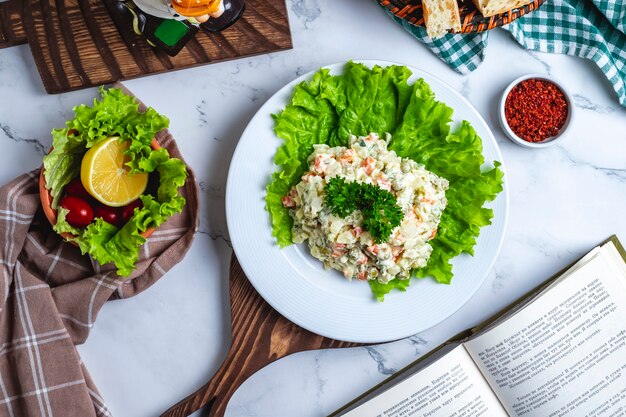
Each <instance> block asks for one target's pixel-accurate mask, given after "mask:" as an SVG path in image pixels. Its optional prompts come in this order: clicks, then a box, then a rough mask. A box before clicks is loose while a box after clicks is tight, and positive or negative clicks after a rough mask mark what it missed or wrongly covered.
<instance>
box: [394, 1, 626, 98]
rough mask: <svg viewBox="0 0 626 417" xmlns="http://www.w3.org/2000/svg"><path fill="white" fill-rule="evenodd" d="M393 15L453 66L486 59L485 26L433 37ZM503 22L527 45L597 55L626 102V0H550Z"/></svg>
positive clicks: (467, 68)
mask: <svg viewBox="0 0 626 417" xmlns="http://www.w3.org/2000/svg"><path fill="white" fill-rule="evenodd" d="M387 13H389V14H390V15H391V12H389V11H387ZM391 16H392V17H393V19H394V20H395V21H396V22H398V23H399V24H401V25H402V26H403V27H404V29H406V30H407V31H408V32H410V33H411V34H413V36H415V37H416V38H417V39H418V40H419V41H421V42H423V43H424V44H426V46H428V47H429V48H430V49H431V50H432V51H433V52H434V53H435V54H436V55H438V56H439V57H440V58H441V59H442V60H443V61H445V62H446V63H447V64H448V65H450V67H451V68H452V69H454V70H455V71H458V72H460V73H462V74H467V73H469V72H471V71H473V70H475V69H476V68H477V67H478V65H479V64H480V63H481V62H482V61H483V59H484V56H485V48H486V47H487V40H488V33H487V32H485V33H479V34H469V35H445V36H443V37H441V38H439V39H435V40H431V39H430V38H429V37H428V36H427V35H426V29H425V28H423V27H417V26H413V25H411V24H410V23H408V22H407V21H405V20H402V19H400V18H397V17H395V16H393V15H391ZM503 28H504V29H505V30H507V31H509V32H510V33H511V35H513V38H515V40H516V41H517V42H518V43H519V44H520V45H522V46H523V47H524V48H526V49H530V50H533V51H541V52H552V53H558V54H567V55H576V56H579V57H582V58H588V59H591V60H593V61H594V62H595V63H596V65H597V66H598V67H599V68H600V69H601V70H602V72H603V73H604V75H605V76H606V77H607V78H608V79H609V81H610V82H611V84H612V85H613V89H614V90H615V92H616V93H617V97H618V99H619V102H620V104H621V105H622V106H626V86H625V83H626V35H625V33H626V0H547V1H546V2H545V3H544V4H543V5H542V6H541V7H539V8H538V9H537V10H535V11H534V12H532V13H530V14H528V15H525V16H523V17H521V18H519V19H517V20H515V21H513V22H512V23H510V24H509V25H507V26H504V27H503Z"/></svg>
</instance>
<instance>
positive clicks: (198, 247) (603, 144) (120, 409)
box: [0, 0, 626, 417]
mask: <svg viewBox="0 0 626 417" xmlns="http://www.w3.org/2000/svg"><path fill="white" fill-rule="evenodd" d="M287 3H288V9H289V17H290V20H291V29H292V33H293V42H294V49H293V50H290V51H286V52H280V53H275V54H270V55H264V56H258V57H254V58H244V59H241V60H237V61H232V62H226V63H221V64H215V65H211V66H205V67H201V68H196V69H191V70H184V71H178V72H173V73H169V74H164V75H157V76H152V77H147V78H143V79H139V80H133V81H128V82H126V85H127V86H128V87H129V88H130V89H131V90H132V91H133V92H134V93H135V94H137V95H138V96H139V97H141V99H142V100H143V101H144V102H146V103H147V104H149V105H151V106H153V107H155V108H156V109H157V110H158V111H160V112H162V113H164V114H166V115H168V116H169V117H170V119H171V131H172V132H173V133H174V136H175V137H176V138H177V140H178V144H179V146H180V148H181V150H182V152H183V155H185V157H186V159H187V162H188V163H189V164H190V165H191V166H192V167H193V168H194V170H195V171H196V173H197V177H198V180H199V181H200V187H201V189H202V207H201V210H202V213H201V214H202V216H201V225H200V233H199V234H198V235H197V237H196V239H195V242H194V244H193V247H192V249H191V251H190V252H189V254H188V255H187V257H186V258H185V259H184V261H183V262H181V263H180V264H179V265H178V266H176V267H175V268H174V269H172V271H171V272H170V273H169V274H167V275H166V276H165V277H164V278H163V279H161V280H160V281H159V282H158V283H157V284H155V285H154V286H153V287H152V288H150V289H149V290H148V291H145V292H144V293H142V294H140V295H139V296H137V297H135V298H133V299H129V300H125V301H122V302H111V303H107V305H105V306H104V308H103V309H102V311H101V312H100V315H99V317H98V320H97V323H96V325H95V327H94V329H93V331H92V334H91V335H90V337H89V339H88V341H87V343H85V344H84V345H82V346H80V347H79V348H78V349H79V351H80V354H81V355H82V357H83V359H84V361H85V362H86V364H87V367H88V368H89V370H90V372H91V374H92V376H93V378H94V380H95V382H96V384H97V385H98V387H99V389H100V391H101V393H102V395H103V396H104V398H105V399H106V400H107V402H108V404H109V406H110V408H111V410H112V412H113V415H114V416H116V417H148V416H157V415H159V414H160V412H162V411H164V410H165V409H166V408H168V406H169V405H171V404H173V403H174V402H176V401H177V400H179V399H180V398H182V397H184V396H185V395H187V394H188V393H190V392H192V391H193V390H195V389H196V388H197V387H199V386H200V385H202V384H203V383H204V382H205V381H207V380H208V379H209V377H210V376H211V375H212V374H213V373H214V372H215V370H216V369H217V368H218V366H219V364H220V363H221V361H222V359H223V358H224V356H225V355H226V352H227V349H228V346H229V335H230V329H229V301H228V289H227V279H228V278H227V277H228V274H227V269H228V263H229V259H230V253H231V249H230V246H229V240H228V232H227V230H226V222H225V213H224V189H225V183H226V174H227V170H228V161H229V160H230V157H231V155H232V153H233V151H234V149H235V146H236V145H237V141H238V139H239V136H240V134H241V133H242V131H243V129H244V127H245V126H246V123H247V122H248V120H249V119H250V118H251V117H252V115H253V114H254V113H255V112H256V110H257V109H258V108H259V107H260V106H261V105H262V104H263V102H264V101H265V100H266V99H268V98H269V97H270V96H271V95H272V94H273V93H274V92H275V91H277V90H278V89H279V88H280V87H281V86H282V85H284V84H286V83H287V82H289V81H291V80H292V79H293V78H295V77H296V76H298V75H301V74H303V73H305V72H308V71H311V70H314V69H317V68H319V67H320V66H323V65H327V64H331V63H334V62H340V61H346V60H348V59H381V60H388V61H396V62H400V63H406V64H410V65H413V66H416V67H419V68H421V69H423V70H425V71H427V72H430V73H432V74H435V75H437V76H438V77H440V78H442V79H443V80H445V81H446V82H447V83H449V84H450V85H452V86H453V87H454V88H455V89H458V90H459V91H460V92H461V93H462V94H463V95H464V96H465V97H466V98H467V99H468V100H469V101H470V102H471V103H473V104H474V106H476V108H477V109H478V111H479V112H480V113H481V114H482V115H483V117H484V118H485V119H486V121H487V123H488V124H489V125H490V126H491V127H492V129H493V132H494V135H495V137H496V139H497V140H498V143H499V145H500V147H501V149H502V153H503V156H504V163H505V166H506V169H507V172H508V187H509V192H510V203H511V204H510V216H509V223H508V228H507V234H506V239H505V243H504V246H503V248H502V251H501V253H500V256H499V258H498V260H497V263H496V265H495V268H494V270H493V271H492V273H491V274H490V275H489V277H488V278H487V279H486V281H485V284H484V285H483V286H482V288H481V289H480V290H479V292H478V293H477V294H476V295H475V296H474V298H473V299H472V300H471V301H470V302H469V303H467V304H466V305H465V306H464V307H463V308H461V310H459V311H458V312H457V313H456V314H454V315H453V316H452V317H450V318H449V319H447V320H446V321H444V322H443V323H441V324H440V325H438V326H437V327H436V328H434V329H431V330H429V331H427V332H424V333H423V334H419V335H416V336H414V337H411V338H408V339H405V340H401V341H398V342H394V343H391V344H386V345H381V346H376V347H368V348H354V349H347V350H337V351H329V350H326V351H317V352H307V353H301V354H297V355H295V356H292V357H287V358H285V359H283V360H281V361H279V362H277V363H275V364H273V365H271V366H269V367H268V368H266V369H263V370H262V371H260V372H258V373H257V374H255V375H254V376H253V377H252V378H250V379H249V380H248V381H247V382H246V383H245V384H244V385H243V386H242V387H241V388H240V389H239V390H238V391H237V392H236V393H235V395H234V397H233V398H232V400H231V402H230V404H229V406H228V409H227V413H226V415H227V416H229V417H235V416H258V417H261V416H268V417H269V416H271V417H279V416H299V417H317V416H322V415H325V414H327V413H329V412H331V411H333V410H334V409H336V408H337V407H339V406H341V405H342V404H344V403H345V402H347V401H349V400H350V399H351V398H352V397H354V396H356V395H357V394H359V393H361V392H363V391H364V390H366V389H367V388H369V387H370V386H372V385H374V384H376V383H378V382H379V381H381V380H382V379H384V378H386V377H387V376H388V375H390V374H391V373H393V372H394V371H395V370H397V369H400V368H401V367H403V366H404V365H405V364H407V363H409V362H411V361H413V360H414V359H415V358H417V357H418V356H420V355H422V354H424V353H425V352H427V351H429V350H430V349H432V348H433V347H435V346H437V345H438V344H439V343H440V342H442V341H443V340H445V339H447V338H449V337H450V336H452V335H453V334H455V333H457V332H458V331H460V330H463V329H465V328H467V327H469V326H471V325H473V324H475V323H477V322H479V321H481V320H483V319H485V318H487V317H488V316H489V315H491V314H492V313H494V312H496V311H497V310H498V309H500V308H502V307H503V306H505V305H506V304H507V303H509V302H511V301H512V300H514V299H515V298H517V297H519V296H520V295H521V294H523V293H524V292H526V291H527V290H529V289H530V288H532V287H533V286H535V285H537V284H538V283H539V282H541V281H542V280H544V279H546V278H547V277H548V276H550V275H551V274H553V273H554V272H556V271H558V270H559V269H560V268H562V267H563V266H565V265H566V264H568V263H569V262H571V261H573V260H574V259H576V258H578V257H579V256H581V255H583V254H584V253H585V252H586V251H588V250H589V249H591V248H592V247H593V246H594V245H596V244H597V243H599V242H600V241H602V240H603V239H605V238H606V237H608V236H609V235H611V234H613V233H616V234H617V235H618V236H620V237H621V238H622V240H623V241H625V242H626V216H624V215H623V212H624V208H625V207H626V110H625V109H623V108H621V107H620V106H619V104H618V102H617V99H616V97H615V95H614V93H613V91H612V89H611V86H610V85H609V83H608V82H607V80H606V79H605V78H604V77H603V75H602V74H601V73H600V71H599V70H598V69H597V68H596V67H595V66H594V65H593V63H591V62H589V61H585V60H582V59H579V58H572V57H566V56H557V55H545V54H537V53H530V52H527V51H525V50H523V49H522V48H521V47H519V46H518V45H517V43H515V42H514V41H513V39H512V38H510V36H509V35H508V34H507V33H505V32H504V31H500V30H496V31H494V32H493V33H492V34H491V36H490V39H489V48H488V52H487V58H486V60H485V62H484V63H483V64H482V65H481V66H480V67H479V68H478V70H476V71H475V72H473V73H472V74H470V75H468V76H461V75H459V74H457V73H455V72H453V71H452V70H450V69H449V68H448V67H447V66H446V65H444V64H443V63H442V62H440V61H439V60H438V59H437V58H436V57H435V56H434V55H433V54H431V53H430V52H429V51H428V50H427V49H426V48H425V47H424V46H423V45H421V44H420V43H418V42H417V41H415V40H413V39H412V38H411V37H410V36H409V35H408V34H407V33H405V32H404V31H403V30H402V29H401V28H400V27H398V26H397V25H395V24H393V22H392V21H391V20H390V19H389V18H388V17H387V16H386V15H385V14H384V13H383V12H382V11H381V10H379V8H378V6H376V5H375V4H374V2H372V1H369V2H364V1H362V0H346V1H333V0H288V2H287ZM530 72H539V73H550V74H551V75H553V76H555V77H558V78H560V79H561V80H562V81H563V83H564V84H565V85H566V86H567V87H568V88H569V89H570V90H571V92H572V93H573V94H574V97H575V101H576V110H577V112H576V113H577V114H576V118H575V120H574V128H573V129H572V133H571V135H570V136H569V138H568V140H567V141H565V142H564V143H563V144H562V145H558V146H555V147H551V148H548V149H544V150H527V149H524V148H521V147H519V146H517V145H515V144H513V143H512V142H510V141H509V140H508V139H506V138H505V136H504V133H503V132H502V130H501V129H500V127H499V125H498V122H497V116H496V105H497V102H498V99H499V96H500V94H501V92H502V90H503V89H504V87H505V86H506V85H507V84H508V83H509V82H510V81H511V80H513V79H514V78H516V77H518V76H520V75H523V74H526V73H530ZM155 87H156V88H155ZM95 94H96V90H95V89H89V90H83V91H78V92H72V93H67V94H62V95H54V96H50V95H46V93H45V91H44V89H43V86H42V84H41V81H40V80H39V76H38V74H37V70H36V68H35V65H34V62H33V59H32V57H31V55H30V51H29V49H28V47H27V46H20V47H15V48H11V49H5V50H0V141H1V144H2V149H3V151H2V152H0V181H1V182H2V183H4V182H7V181H9V180H11V179H12V178H13V177H15V176H17V175H19V174H20V173H22V172H23V171H25V170H30V169H33V168H36V167H37V166H39V164H40V163H41V157H42V155H43V153H44V151H45V150H46V149H47V148H48V147H49V146H50V143H51V137H50V133H49V132H50V130H51V129H52V128H53V127H61V126H63V124H64V121H65V120H66V119H67V118H68V117H69V116H70V115H71V108H72V106H74V105H77V104H80V103H87V102H90V101H91V99H92V98H93V97H94V96H95Z"/></svg>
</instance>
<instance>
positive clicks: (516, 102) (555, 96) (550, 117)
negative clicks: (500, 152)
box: [504, 78, 569, 142]
mask: <svg viewBox="0 0 626 417" xmlns="http://www.w3.org/2000/svg"><path fill="white" fill-rule="evenodd" d="M568 112H569V109H568V107H567V100H566V98H565V94H564V93H563V91H561V89H560V88H559V87H557V86H556V85H555V84H554V83H552V82H550V81H546V80H540V79H537V78H531V79H528V80H524V81H522V82H520V83H519V84H517V85H516V86H515V87H513V89H511V92H509V95H508V96H507V98H506V102H505V103H504V115H505V116H506V121H507V123H508V124H509V127H510V128H511V130H512V131H513V132H514V133H515V134H516V135H517V136H519V137H520V138H522V139H524V140H525V141H527V142H541V141H544V140H546V139H548V138H550V137H553V136H556V135H557V134H558V133H559V129H561V128H562V127H563V125H564V124H565V120H566V119H567V114H568Z"/></svg>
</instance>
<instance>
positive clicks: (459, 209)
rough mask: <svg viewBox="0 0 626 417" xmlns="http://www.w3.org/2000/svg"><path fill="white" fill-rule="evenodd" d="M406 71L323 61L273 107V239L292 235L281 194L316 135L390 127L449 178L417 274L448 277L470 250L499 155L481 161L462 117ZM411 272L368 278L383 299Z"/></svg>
mask: <svg viewBox="0 0 626 417" xmlns="http://www.w3.org/2000/svg"><path fill="white" fill-rule="evenodd" d="M410 76H411V71H410V70H409V69H408V68H406V67H402V66H389V67H386V68H382V67H379V66H375V67H374V68H371V69H370V68H367V67H366V66H364V65H362V64H358V63H354V62H349V63H348V64H347V65H346V67H345V70H344V73H343V74H342V75H337V76H333V75H330V73H329V70H327V69H321V70H320V71H319V72H317V73H316V74H315V75H314V77H313V79H312V80H311V81H310V82H308V83H307V82H302V83H300V84H299V85H298V86H297V87H296V89H295V92H294V95H293V97H292V100H291V102H290V103H289V105H288V106H287V107H286V108H285V109H284V110H283V111H282V112H281V113H279V114H276V115H273V117H274V121H275V126H274V130H275V132H276V134H277V136H278V137H280V138H281V139H283V143H282V145H281V146H280V148H279V149H278V151H277V153H276V156H275V160H274V162H275V163H276V165H277V166H278V169H277V170H276V172H274V174H273V175H272V178H271V180H270V182H269V183H268V185H267V193H266V208H267V210H268V212H269V214H270V218H271V222H272V234H273V236H274V237H275V238H276V241H277V243H278V245H279V246H281V247H284V246H287V245H290V244H291V243H292V240H291V228H292V225H293V222H292V219H291V217H290V216H289V213H288V210H287V209H285V208H284V207H283V205H282V201H281V199H282V197H283V196H284V195H286V194H287V193H288V192H289V190H290V188H291V187H292V186H293V185H294V184H296V183H297V182H299V180H300V177H301V176H302V174H303V173H304V172H305V171H306V168H307V163H306V161H307V157H308V155H309V154H310V153H311V151H312V149H313V145H314V144H316V143H326V144H329V145H330V146H346V145H347V139H348V137H349V135H351V134H353V135H357V136H364V135H367V134H369V133H370V132H376V133H378V134H379V135H380V136H381V137H382V136H383V135H384V134H385V133H391V135H392V139H391V142H390V143H389V148H390V149H392V150H394V151H395V152H396V153H397V154H398V155H399V156H401V157H405V158H411V159H413V160H415V161H417V162H418V163H421V164H424V165H425V166H426V168H427V169H428V170H430V171H432V172H434V173H436V174H437V175H439V176H442V177H444V178H446V179H448V181H449V182H450V188H449V190H448V191H447V193H446V197H447V198H448V206H447V207H446V209H445V211H444V213H443V215H442V217H441V221H440V224H439V229H438V232H437V235H436V236H435V238H434V239H432V240H431V241H430V243H431V245H432V246H433V253H432V255H431V257H430V259H429V261H428V264H427V266H426V267H425V268H422V269H419V270H415V271H413V276H414V277H416V278H421V277H426V276H431V277H433V278H434V279H435V280H436V281H437V282H439V283H444V284H449V283H450V281H451V279H452V275H453V274H452V265H451V263H450V261H451V259H452V258H454V257H455V256H457V255H459V254H460V253H463V252H464V253H468V254H470V255H472V254H473V247H474V245H475V244H476V238H477V237H478V235H479V233H480V228H481V227H483V226H486V225H488V224H491V218H492V217H493V212H492V211H491V210H490V209H488V208H484V207H483V205H484V204H485V202H486V201H490V200H493V199H494V198H495V197H496V195H497V194H498V193H499V192H500V191H502V182H503V181H502V180H503V173H502V171H501V170H500V169H499V166H500V163H498V162H497V161H494V163H493V165H494V167H493V168H491V169H484V168H483V164H484V162H485V161H484V158H483V155H482V141H481V139H480V137H478V135H477V134H476V131H475V130H474V129H473V128H472V126H471V125H470V124H469V123H468V122H467V121H463V122H462V123H461V124H460V126H459V127H458V128H457V129H455V130H454V131H452V130H451V126H450V125H451V121H452V113H453V110H452V109H451V108H450V107H448V106H446V105H445V104H444V103H441V102H439V101H437V100H436V99H435V97H434V94H433V92H432V90H431V89H430V86H429V85H428V84H427V83H426V82H425V81H424V80H423V79H419V80H417V81H416V82H415V83H413V84H408V79H409V77H410ZM409 283H410V280H399V279H394V280H392V281H391V282H389V283H387V284H381V283H379V282H377V281H370V287H371V290H372V292H373V294H374V296H375V297H376V298H377V299H378V300H380V301H382V300H383V299H384V296H385V294H387V293H389V292H390V291H392V290H393V289H397V290H400V291H406V288H407V287H408V285H409Z"/></svg>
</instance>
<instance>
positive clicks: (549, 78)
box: [498, 74, 574, 148]
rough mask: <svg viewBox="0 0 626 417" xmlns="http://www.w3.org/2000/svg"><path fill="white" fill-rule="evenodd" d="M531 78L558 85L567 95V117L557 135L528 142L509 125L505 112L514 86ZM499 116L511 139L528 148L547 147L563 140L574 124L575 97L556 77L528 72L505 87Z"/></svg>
mask: <svg viewBox="0 0 626 417" xmlns="http://www.w3.org/2000/svg"><path fill="white" fill-rule="evenodd" d="M531 78H536V79H539V80H545V81H549V82H551V83H552V84H554V85H556V86H557V87H558V88H559V89H560V90H561V91H562V92H563V94H564V95H565V101H566V102H567V118H566V119H565V123H564V124H563V126H562V127H561V129H559V133H558V134H557V135H556V136H552V137H549V138H547V139H545V140H543V141H541V142H528V141H526V140H524V139H522V138H520V137H519V136H517V135H516V134H515V133H514V132H513V130H512V129H511V128H510V127H509V124H508V123H507V121H506V115H505V113H504V105H505V104H506V98H507V97H508V96H509V93H510V92H511V90H512V89H513V87H515V86H516V85H518V84H519V83H521V82H522V81H524V80H529V79H531ZM498 116H499V118H500V125H502V129H504V132H505V133H506V135H507V136H508V137H509V139H511V141H513V142H515V143H516V144H518V145H520V146H524V147H526V148H545V147H548V146H552V145H556V144H557V143H559V142H562V141H563V139H565V136H566V132H567V130H568V128H569V126H570V125H571V124H572V123H571V122H572V119H573V116H574V99H573V98H572V96H571V94H570V93H569V91H567V89H566V88H565V87H564V86H563V84H561V83H560V82H559V81H557V80H556V79H555V78H554V77H552V76H550V75H545V74H528V75H524V76H522V77H519V78H517V79H515V80H513V82H512V83H511V84H509V85H508V86H507V87H506V88H505V89H504V93H503V94H502V98H501V99H500V108H499V111H498Z"/></svg>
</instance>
